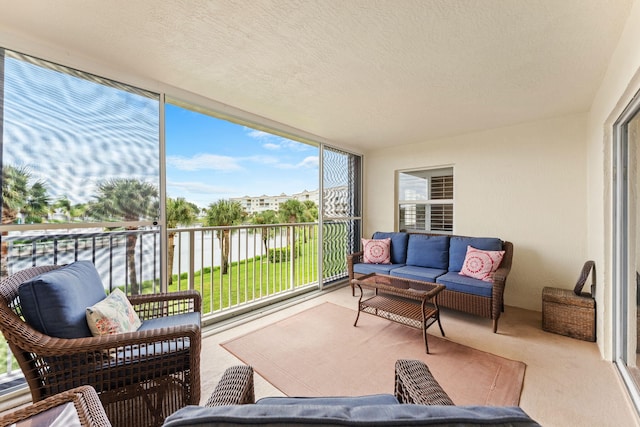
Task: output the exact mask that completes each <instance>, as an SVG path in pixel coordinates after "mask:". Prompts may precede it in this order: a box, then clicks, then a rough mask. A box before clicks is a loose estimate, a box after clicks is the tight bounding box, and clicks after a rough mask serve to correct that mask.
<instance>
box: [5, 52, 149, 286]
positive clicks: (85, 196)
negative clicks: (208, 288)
mask: <svg viewBox="0 0 640 427" xmlns="http://www.w3.org/2000/svg"><path fill="white" fill-rule="evenodd" d="M159 101H160V97H159V95H158V94H154V93H150V92H147V91H144V90H140V89H137V88H134V87H131V86H128V85H125V84H121V83H119V82H115V81H111V80H108V79H105V78H102V77H98V76H95V75H92V74H88V73H85V72H82V71H78V70H74V69H71V68H68V67H64V66H61V65H58V64H54V63H51V62H48V61H44V60H40V59H37V58H33V57H30V56H27V55H24V54H20V53H17V52H12V51H9V50H4V49H0V125H1V127H0V149H1V158H0V159H1V160H0V166H1V170H2V175H1V176H2V205H1V211H0V216H1V219H2V225H0V230H1V231H2V274H9V273H13V272H15V271H17V270H20V269H23V268H26V267H29V266H31V265H42V264H64V263H68V262H72V261H75V260H79V259H86V260H92V261H93V262H94V264H95V265H96V267H97V268H98V270H99V271H100V273H101V275H102V279H103V281H104V284H105V286H106V287H109V288H113V287H116V286H124V288H125V290H126V291H129V292H131V293H139V292H143V290H142V286H143V282H144V281H145V280H147V279H148V283H145V284H144V289H145V290H144V291H145V292H149V291H153V289H151V288H152V287H155V286H156V284H157V278H158V276H159V259H160V257H159V247H160V243H159V239H158V235H159V234H158V227H156V224H157V223H156V221H157V220H158V218H159V211H160V209H159V206H160V205H159V201H160V194H159V192H160V188H159V184H160V149H159V147H160V108H159V106H160V102H159ZM125 260H126V261H125Z"/></svg>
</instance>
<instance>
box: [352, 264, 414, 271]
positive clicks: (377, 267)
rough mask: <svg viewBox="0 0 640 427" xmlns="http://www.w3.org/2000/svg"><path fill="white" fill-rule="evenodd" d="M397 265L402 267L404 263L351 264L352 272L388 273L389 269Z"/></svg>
mask: <svg viewBox="0 0 640 427" xmlns="http://www.w3.org/2000/svg"><path fill="white" fill-rule="evenodd" d="M398 267H404V264H367V263H364V262H361V263H358V264H354V265H353V272H354V273H359V274H370V273H378V274H389V273H391V270H393V269H396V268H398Z"/></svg>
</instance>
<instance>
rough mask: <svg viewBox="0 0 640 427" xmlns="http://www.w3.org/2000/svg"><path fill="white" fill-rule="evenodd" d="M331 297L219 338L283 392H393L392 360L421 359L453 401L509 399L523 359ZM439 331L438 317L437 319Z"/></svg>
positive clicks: (518, 384)
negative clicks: (426, 343)
mask: <svg viewBox="0 0 640 427" xmlns="http://www.w3.org/2000/svg"><path fill="white" fill-rule="evenodd" d="M355 318H356V311H355V310H351V309H348V308H345V307H341V306H338V305H335V304H331V303H323V304H320V305H318V306H316V307H313V308H310V309H308V310H305V311H303V312H301V313H298V314H295V315H293V316H291V317H288V318H286V319H283V320H281V321H278V322H276V323H273V324H271V325H268V326H266V327H263V328H261V329H259V330H257V331H254V332H251V333H248V334H246V335H243V336H240V337H237V338H235V339H232V340H229V341H226V342H224V343H222V344H220V345H222V346H223V347H224V348H225V349H226V350H228V351H229V352H231V353H232V354H234V355H235V356H236V357H238V358H239V359H240V360H242V361H243V362H244V363H246V364H247V365H251V366H253V368H254V370H255V371H256V372H257V373H258V374H260V375H261V376H262V377H263V378H265V379H266V380H267V381H268V382H270V383H271V384H272V385H274V386H275V387H276V388H277V389H279V390H280V391H282V392H283V393H284V394H286V395H287V396H358V395H365V394H374V393H393V388H394V364H395V361H396V360H397V359H419V360H423V361H424V362H425V363H426V364H427V365H428V366H429V369H430V370H431V372H432V373H433V375H434V376H435V377H436V379H437V380H438V382H439V383H440V384H441V385H442V387H443V388H444V390H445V391H446V392H447V393H448V394H449V396H450V397H451V399H452V400H453V401H454V403H455V404H456V405H494V406H503V405H504V406H517V405H518V403H519V401H520V393H521V391H522V383H523V381H524V371H525V364H524V363H522V362H517V361H513V360H509V359H505V358H503V357H499V356H496V355H493V354H490V353H486V352H483V351H479V350H476V349H473V348H470V347H466V346H464V345H461V344H457V343H454V342H451V341H448V340H447V339H446V338H440V337H439V336H434V335H431V332H432V331H433V333H437V334H439V333H440V331H439V330H438V326H437V325H433V326H432V327H431V328H429V351H430V354H426V353H425V349H424V341H423V339H422V332H421V331H419V330H418V329H414V328H410V327H407V326H403V325H399V324H397V323H394V322H390V321H388V320H385V319H381V318H378V317H375V316H372V315H370V314H366V313H362V314H361V315H360V319H359V320H358V326H357V327H354V326H353V322H354V320H355ZM443 328H444V330H445V333H446V332H447V325H446V323H444V324H443Z"/></svg>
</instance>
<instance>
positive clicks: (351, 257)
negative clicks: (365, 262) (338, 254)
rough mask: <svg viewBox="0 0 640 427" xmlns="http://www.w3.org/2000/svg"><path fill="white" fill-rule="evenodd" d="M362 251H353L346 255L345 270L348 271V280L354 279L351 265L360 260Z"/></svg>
mask: <svg viewBox="0 0 640 427" xmlns="http://www.w3.org/2000/svg"><path fill="white" fill-rule="evenodd" d="M363 255H364V252H363V251H360V252H355V253H352V254H349V255H347V272H348V273H349V281H351V280H353V279H354V276H353V265H354V264H358V263H360V262H362V256H363Z"/></svg>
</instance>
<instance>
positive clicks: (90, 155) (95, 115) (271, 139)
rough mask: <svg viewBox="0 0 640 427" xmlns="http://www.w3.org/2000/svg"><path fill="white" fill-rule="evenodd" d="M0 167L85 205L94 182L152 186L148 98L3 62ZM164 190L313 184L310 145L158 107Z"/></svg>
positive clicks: (152, 109)
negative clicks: (0, 157) (8, 166)
mask: <svg viewBox="0 0 640 427" xmlns="http://www.w3.org/2000/svg"><path fill="white" fill-rule="evenodd" d="M4 83H5V99H4V103H5V110H4V125H5V126H4V144H3V163H5V164H11V165H14V166H17V167H26V168H27V169H28V171H29V172H30V174H31V176H32V178H33V179H34V180H40V181H42V182H44V183H45V186H46V187H47V190H48V192H49V195H50V196H51V197H52V199H53V200H55V199H57V198H58V197H61V196H67V197H68V198H69V199H70V200H71V202H72V203H73V204H75V203H86V202H88V201H89V200H91V199H92V197H93V196H94V194H95V193H96V188H97V185H98V183H99V182H101V181H104V180H106V179H109V178H134V179H140V180H144V181H149V182H152V183H153V184H154V185H158V184H159V182H158V176H159V164H158V139H159V134H158V128H159V111H158V98H157V97H154V96H140V95H139V94H135V93H133V92H128V91H123V90H119V89H116V88H112V87H109V86H108V85H107V86H105V85H102V84H97V83H95V82H93V81H90V80H85V79H78V78H76V77H71V76H69V75H67V74H66V73H60V72H58V71H56V70H53V69H50V68H47V67H40V66H37V65H35V64H31V63H29V62H26V61H21V60H17V59H14V58H6V61H5V75H4ZM165 136H166V156H167V158H166V174H167V179H166V182H167V195H168V196H169V197H174V198H175V197H184V198H185V199H186V200H188V201H190V202H193V203H196V204H197V205H198V206H200V207H206V206H208V205H209V204H210V203H212V202H215V201H217V200H220V199H227V198H230V197H241V196H260V195H263V194H267V195H276V194H281V193H286V194H291V193H298V192H301V191H304V190H316V189H317V188H318V148H317V147H314V146H311V145H307V144H303V143H299V142H296V141H292V140H288V139H286V138H282V137H279V136H275V135H272V134H269V133H265V132H261V131H257V130H255V129H251V128H248V127H245V126H241V125H237V124H233V123H230V122H227V121H225V120H220V119H216V118H213V117H211V116H207V115H204V114H200V113H196V112H193V111H190V110H186V109H183V108H180V107H177V106H174V105H170V104H167V105H166V109H165Z"/></svg>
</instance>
